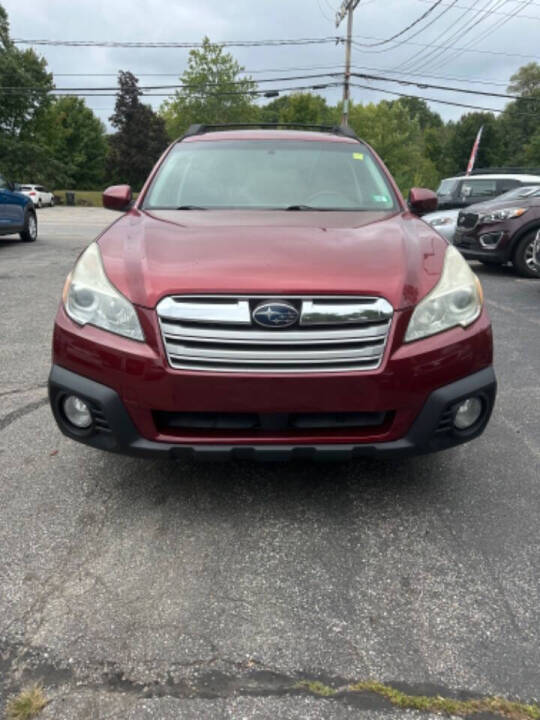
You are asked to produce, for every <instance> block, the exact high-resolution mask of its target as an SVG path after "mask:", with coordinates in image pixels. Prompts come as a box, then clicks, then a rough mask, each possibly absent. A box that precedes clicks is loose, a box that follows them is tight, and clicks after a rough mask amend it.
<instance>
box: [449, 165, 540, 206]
mask: <svg viewBox="0 0 540 720" xmlns="http://www.w3.org/2000/svg"><path fill="white" fill-rule="evenodd" d="M525 185H540V170H538V171H534V170H533V171H531V170H527V169H522V168H491V169H489V168H483V169H479V170H473V171H472V173H471V174H470V175H465V173H461V174H460V175H456V176H455V177H450V178H445V179H444V180H441V184H440V185H439V187H438V188H437V199H438V201H439V202H438V206H437V209H438V210H452V209H453V208H464V207H467V206H469V205H475V204H476V203H479V202H489V201H491V200H493V199H494V198H496V197H498V196H499V195H502V194H503V193H506V192H508V191H509V190H514V189H517V188H520V187H523V186H525Z"/></svg>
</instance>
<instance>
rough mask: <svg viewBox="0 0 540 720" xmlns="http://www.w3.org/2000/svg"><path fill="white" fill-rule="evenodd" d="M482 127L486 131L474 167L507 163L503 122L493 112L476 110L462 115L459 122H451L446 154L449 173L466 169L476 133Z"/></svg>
mask: <svg viewBox="0 0 540 720" xmlns="http://www.w3.org/2000/svg"><path fill="white" fill-rule="evenodd" d="M482 126H483V127H484V130H483V132H482V140H481V142H480V146H479V148H478V155H477V157H476V163H475V167H477V168H488V167H496V166H498V165H501V164H504V154H505V153H504V145H503V136H502V133H501V124H500V121H499V120H498V119H497V118H496V117H495V116H494V115H493V114H492V113H487V112H473V113H467V114H466V115H462V117H461V118H460V119H459V120H458V121H457V122H455V123H451V124H449V128H448V130H449V138H448V142H447V144H446V154H447V156H448V159H449V168H448V171H449V172H450V173H452V174H453V173H456V172H461V171H464V170H466V169H467V163H468V161H469V157H470V155H471V151H472V148H473V145H474V141H475V139H476V135H477V133H478V131H479V130H480V127H482Z"/></svg>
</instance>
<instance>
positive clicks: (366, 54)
mask: <svg viewBox="0 0 540 720" xmlns="http://www.w3.org/2000/svg"><path fill="white" fill-rule="evenodd" d="M0 2H2V3H3V5H4V7H5V8H6V10H7V12H8V15H9V20H10V24H11V35H12V37H13V38H46V39H53V40H66V39H68V40H129V41H176V42H180V41H187V42H189V41H194V42H197V41H200V40H201V38H202V37H203V36H204V35H208V36H209V37H210V39H211V40H213V41H222V40H248V39H249V40H255V39H257V40H258V39H268V38H272V39H273V38H306V37H324V36H329V35H336V34H339V35H343V34H344V33H345V27H344V24H343V25H342V26H341V27H340V28H339V29H338V30H336V28H335V22H334V17H335V9H336V6H337V3H336V0H251V2H248V0H228V1H227V2H224V0H114V1H113V0H92V2H90V1H89V0H47V2H43V1H42V0H40V2H38V1H37V0H25V1H24V2H21V1H20V0H0ZM433 2H435V0H361V1H360V4H359V6H358V8H357V10H356V11H355V16H354V27H353V35H354V39H355V41H356V42H358V43H374V42H377V40H379V39H382V40H384V39H386V38H389V37H391V36H392V35H393V34H395V33H397V32H399V31H400V30H402V29H403V28H404V27H406V26H407V25H408V24H409V23H411V22H412V21H414V20H415V19H416V18H418V17H419V16H420V15H421V14H422V13H424V12H425V11H426V10H427V9H429V7H430V6H431V5H432V4H433ZM429 23H431V24H429ZM428 24H429V26H428ZM539 32H540V0H441V2H440V4H439V5H438V6H437V8H436V9H435V10H434V11H433V12H432V13H431V14H430V15H428V16H427V17H426V19H425V20H424V21H423V22H422V23H420V24H418V25H416V26H415V27H414V28H412V29H411V30H410V31H408V32H407V33H406V34H404V35H403V36H402V37H401V38H399V39H398V40H396V41H394V42H391V43H387V44H384V45H381V46H378V47H373V48H362V49H361V48H358V47H357V48H354V49H353V55H352V59H353V65H354V67H355V68H356V69H357V70H358V71H360V72H371V73H373V74H377V73H379V74H380V73H381V72H382V71H384V73H385V74H386V75H391V76H393V77H400V78H403V79H409V80H411V79H412V80H415V81H416V80H417V81H419V82H422V81H424V82H426V83H432V84H442V85H452V86H457V87H460V88H465V87H466V88H469V89H474V90H479V89H481V90H484V91H489V92H505V90H506V85H507V83H508V80H509V78H510V76H511V75H512V74H513V73H514V72H515V71H516V70H517V69H518V68H519V67H520V66H521V65H523V64H525V63H527V62H531V61H532V60H536V61H540V47H539V45H538V37H539ZM402 40H405V42H401V41H402ZM440 45H447V46H451V49H449V50H447V51H446V52H441V50H440ZM466 47H468V50H466V51H464V50H463V48H466ZM36 50H37V51H38V52H39V53H40V54H42V55H44V56H45V58H46V59H47V62H48V64H49V68H50V70H51V71H52V72H53V73H54V75H55V82H56V86H57V87H81V86H84V87H91V86H96V85H99V86H102V85H109V86H110V85H114V84H115V78H114V77H109V78H104V77H90V76H88V77H73V76H64V75H63V74H65V73H111V74H113V75H114V74H116V73H117V71H118V70H120V69H122V70H130V71H131V72H133V73H135V74H136V75H137V76H139V77H140V84H141V85H149V84H157V83H159V84H161V83H163V84H165V83H167V84H172V83H174V77H158V76H156V77H150V76H149V75H148V74H150V73H174V74H175V75H176V76H180V75H181V74H182V72H183V70H184V69H185V67H186V63H187V56H188V50H183V49H180V50H179V49H110V48H84V47H83V48H69V47H36ZM479 51H481V52H479ZM230 52H231V53H232V54H233V55H234V56H235V57H236V58H237V59H238V61H239V62H240V63H241V64H242V65H243V66H244V67H245V68H246V70H248V71H252V72H253V77H254V78H262V77H272V76H276V77H277V76H280V75H283V74H284V72H283V71H282V70H281V69H286V72H285V74H290V75H295V74H303V73H304V72H305V73H308V72H310V70H309V69H311V68H315V67H316V68H321V66H323V67H322V70H321V71H327V72H332V71H338V70H340V69H342V67H343V59H344V48H343V45H341V44H340V45H335V44H334V43H331V44H327V45H311V46H296V47H295V46H293V47H252V48H232V49H231V50H230ZM413 56H414V57H413ZM289 68H305V69H306V70H305V71H300V72H298V71H297V70H289ZM257 71H261V72H257ZM405 71H407V73H414V75H411V74H405ZM312 72H313V71H312ZM398 73H401V74H399V75H398ZM146 75H148V76H146ZM310 82H313V81H310ZM316 82H324V79H323V78H321V80H320V81H316ZM357 82H358V83H362V84H369V85H371V86H377V87H384V88H385V89H387V90H394V91H397V92H402V93H408V94H415V95H423V96H425V97H431V98H442V99H445V100H451V101H453V102H462V103H467V104H472V105H479V106H482V107H485V108H501V107H503V106H504V100H500V99H497V98H490V97H483V96H478V95H466V94H463V93H450V92H447V91H444V92H441V91H437V90H432V89H419V88H418V87H415V86H403V85H396V84H392V83H382V82H380V81H378V82H375V81H371V82H368V83H366V82H365V81H363V80H360V79H358V80H357ZM298 84H304V83H303V82H302V81H295V82H291V83H289V85H290V86H292V85H298ZM286 85H287V83H284V82H278V83H275V87H285V86H286ZM264 87H268V88H269V87H272V83H267V84H266V83H265V85H264ZM317 92H320V93H321V94H323V95H325V97H326V98H327V100H328V101H329V102H332V103H333V102H335V101H336V100H337V99H338V98H339V97H340V94H341V90H337V89H327V90H322V91H321V90H319V91H317ZM392 97H395V96H393V95H390V94H381V93H380V92H377V91H373V90H365V89H359V88H353V89H352V98H353V100H354V101H355V102H362V103H367V102H377V101H378V100H380V99H382V98H392ZM147 101H148V102H149V100H147ZM86 102H87V103H88V105H89V106H90V107H91V108H92V109H93V110H94V111H95V112H96V114H97V115H98V116H99V117H100V118H101V119H102V120H103V121H104V122H106V123H107V118H108V116H109V115H110V114H111V112H112V109H113V105H114V98H112V97H102V98H97V97H96V98H91V99H90V98H87V100H86ZM160 102H161V100H160V99H156V98H154V99H152V104H153V105H154V106H155V107H158V106H159V103H160ZM430 105H431V107H432V109H434V110H436V111H437V112H439V113H440V114H441V115H442V116H443V117H444V118H445V119H450V118H452V119H456V118H458V117H459V116H460V115H461V114H462V113H464V112H467V110H466V109H464V108H459V107H451V106H446V105H442V104H438V103H430Z"/></svg>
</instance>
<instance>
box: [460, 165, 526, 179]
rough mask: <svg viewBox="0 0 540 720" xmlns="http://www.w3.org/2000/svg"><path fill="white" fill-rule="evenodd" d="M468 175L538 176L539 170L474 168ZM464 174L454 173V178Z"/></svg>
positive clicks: (464, 173)
mask: <svg viewBox="0 0 540 720" xmlns="http://www.w3.org/2000/svg"><path fill="white" fill-rule="evenodd" d="M469 174H470V175H540V168H527V167H491V168H476V169H475V170H472V172H470V173H469ZM465 175H467V173H466V172H460V173H456V174H455V176H454V177H464V176H465Z"/></svg>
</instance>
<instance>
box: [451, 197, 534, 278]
mask: <svg viewBox="0 0 540 720" xmlns="http://www.w3.org/2000/svg"><path fill="white" fill-rule="evenodd" d="M539 229H540V188H538V189H529V190H528V191H527V192H525V190H524V192H523V195H521V196H518V197H516V195H515V194H512V195H511V196H510V197H505V198H499V199H497V200H494V201H492V202H490V203H482V204H478V205H471V206H470V207H469V208H467V209H466V210H462V211H461V212H460V213H459V217H458V224H457V229H456V233H455V236H454V245H455V246H456V247H457V248H459V250H460V251H461V253H462V254H463V255H464V256H465V257H466V258H467V259H470V260H480V261H481V262H483V263H486V264H489V265H491V264H504V263H507V262H511V263H512V264H513V266H514V267H515V269H516V270H517V272H518V273H519V274H520V275H523V276H524V277H530V278H538V277H540V273H539V271H538V265H537V264H536V263H535V261H534V257H533V246H534V241H535V238H536V234H537V232H538V230H539Z"/></svg>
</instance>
